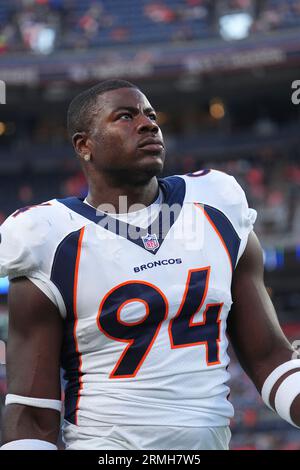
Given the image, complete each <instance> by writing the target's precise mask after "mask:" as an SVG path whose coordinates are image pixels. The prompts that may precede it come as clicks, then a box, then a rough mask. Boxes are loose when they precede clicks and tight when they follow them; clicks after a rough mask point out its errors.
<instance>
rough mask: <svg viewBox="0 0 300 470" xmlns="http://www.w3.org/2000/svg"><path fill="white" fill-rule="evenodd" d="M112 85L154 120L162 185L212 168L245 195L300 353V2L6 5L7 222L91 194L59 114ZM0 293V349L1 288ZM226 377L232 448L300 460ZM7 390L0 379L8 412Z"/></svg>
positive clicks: (236, 373) (0, 139) (0, 114)
mask: <svg viewBox="0 0 300 470" xmlns="http://www.w3.org/2000/svg"><path fill="white" fill-rule="evenodd" d="M113 77H118V78H125V79H128V80H131V81H133V82H135V83H137V84H138V85H139V86H140V87H141V88H142V89H143V90H145V92H146V93H147V94H148V95H149V97H150V100H151V102H152V103H153V104H154V106H155V107H156V108H157V109H158V110H159V121H160V124H161V126H162V128H163V131H164V134H165V139H166V142H167V148H168V160H167V166H166V169H165V174H172V173H185V172H189V171H195V170H198V169H200V168H217V169H221V170H223V171H226V172H228V173H230V174H233V175H234V176H235V177H236V178H237V179H238V181H239V182H240V184H241V185H242V186H243V188H244V189H245V191H246V193H247V196H248V199H249V203H250V205H251V206H252V207H254V208H256V209H257V210H258V221H257V224H256V231H257V233H258V235H259V237H260V239H261V242H262V244H263V248H264V254H265V268H266V284H267V286H268V288H269V291H270V295H271V297H272V299H273V301H274V303H275V305H276V308H277V312H278V315H279V318H280V321H281V323H282V324H283V325H284V329H285V332H286V334H287V336H288V337H289V339H290V340H291V341H293V340H297V339H300V316H299V314H300V289H299V286H300V133H299V126H300V104H297V103H298V101H300V99H299V98H300V93H298V94H297V90H296V89H294V90H293V88H292V83H293V82H295V80H300V1H299V0H286V1H281V0H261V1H260V0H257V1H255V0H219V1H218V0H216V1H209V0H126V1H125V0H113V1H112V0H101V1H88V0H87V1H84V2H83V1H81V0H10V1H9V2H7V1H5V0H0V79H1V80H3V81H4V82H5V83H6V104H1V105H0V175H1V184H0V219H1V222H2V221H3V220H4V219H5V218H6V217H7V215H9V214H10V213H11V212H13V211H14V210H15V209H17V208H19V207H22V206H26V205H31V204H35V203H38V202H41V201H44V200H47V199H50V198H52V197H56V196H68V195H73V194H77V195H81V194H84V193H85V191H86V185H85V180H84V178H83V176H82V174H81V173H80V170H79V166H78V163H77V160H76V158H75V156H74V153H73V151H72V148H71V145H70V144H69V142H68V140H67V134H66V125H65V116H66V109H67V105H68V103H69V101H70V100H71V98H72V97H73V96H74V95H75V94H76V93H78V92H79V91H80V90H82V89H84V88H87V87H88V86H92V85H93V84H95V83H97V82H98V81H101V80H103V79H106V78H113ZM296 85H297V84H294V86H296ZM299 85H300V83H299ZM293 93H294V95H293V96H294V99H293V100H292V94H293ZM297 98H298V99H297ZM0 292H1V295H0V302H1V303H0V339H2V340H5V339H6V335H7V307H6V301H7V296H6V293H7V282H6V281H5V280H4V281H3V282H2V283H1V285H0ZM41 313H42V312H41ZM253 347H254V348H255V338H253ZM21 353H22V352H21V351H20V354H21ZM231 374H232V381H231V386H232V393H231V400H232V402H233V403H234V405H235V409H236V414H235V418H234V420H233V422H232V432H233V439H232V445H231V448H232V449H300V439H299V431H297V430H296V429H294V428H292V427H291V426H289V425H288V424H286V423H285V422H283V421H281V420H279V419H278V418H277V417H276V416H275V414H274V413H272V412H270V411H269V410H268V409H267V408H266V407H265V406H263V405H262V402H261V400H260V398H259V396H258V394H257V392H256V391H255V389H254V387H253V385H252V384H251V383H250V382H249V380H248V379H247V377H246V376H245V374H244V373H243V372H242V371H241V369H240V367H239V366H238V364H237V363H236V361H235V360H234V361H233V363H232V366H231ZM5 388H6V384H5V366H4V365H2V366H1V365H0V401H1V404H2V406H3V402H4V394H5Z"/></svg>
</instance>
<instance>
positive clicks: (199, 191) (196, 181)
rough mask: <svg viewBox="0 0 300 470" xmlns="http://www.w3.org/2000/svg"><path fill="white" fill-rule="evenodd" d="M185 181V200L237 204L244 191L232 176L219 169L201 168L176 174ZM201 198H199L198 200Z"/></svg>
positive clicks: (243, 195)
mask: <svg viewBox="0 0 300 470" xmlns="http://www.w3.org/2000/svg"><path fill="white" fill-rule="evenodd" d="M178 176H179V177H180V178H182V179H184V180H185V183H186V200H188V199H191V200H193V201H195V200H198V199H199V201H198V202H203V203H205V202H206V203H208V204H209V202H210V201H211V202H215V203H217V202H220V203H221V204H222V205H224V204H226V203H227V204H230V205H234V204H238V203H240V202H241V199H244V198H245V193H244V191H243V189H242V187H241V186H240V184H239V183H238V182H237V180H236V179H235V178H234V176H232V175H229V174H228V173H225V172H223V171H220V170H214V169H203V170H199V171H195V172H193V173H187V174H185V175H178ZM200 199H201V200H200Z"/></svg>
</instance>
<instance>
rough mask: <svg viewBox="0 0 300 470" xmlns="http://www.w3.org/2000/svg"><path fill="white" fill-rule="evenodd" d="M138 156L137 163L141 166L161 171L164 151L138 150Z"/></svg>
mask: <svg viewBox="0 0 300 470" xmlns="http://www.w3.org/2000/svg"><path fill="white" fill-rule="evenodd" d="M140 150H141V152H139V155H138V162H139V164H140V165H141V166H149V167H153V168H160V170H162V168H163V166H164V161H165V151H164V149H163V148H160V149H158V150H157V149H150V148H149V149H145V148H143V149H140Z"/></svg>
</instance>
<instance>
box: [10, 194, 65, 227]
mask: <svg viewBox="0 0 300 470" xmlns="http://www.w3.org/2000/svg"><path fill="white" fill-rule="evenodd" d="M61 216H62V214H61V210H60V207H59V205H58V203H57V200H56V199H52V200H49V201H45V202H41V203H40V204H35V205H30V206H25V207H21V208H19V209H17V210H15V211H14V212H13V213H12V214H11V215H10V216H9V217H7V219H6V220H5V221H4V222H3V224H2V225H1V230H13V231H16V230H21V231H27V230H29V231H33V230H36V229H37V228H38V227H40V228H42V226H43V225H48V226H49V227H50V225H51V221H52V220H55V219H59V218H60V217H61Z"/></svg>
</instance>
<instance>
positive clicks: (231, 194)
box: [185, 170, 257, 262]
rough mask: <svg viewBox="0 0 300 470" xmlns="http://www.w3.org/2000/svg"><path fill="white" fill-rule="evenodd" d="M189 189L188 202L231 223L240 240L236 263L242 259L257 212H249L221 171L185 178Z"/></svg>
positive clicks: (237, 188)
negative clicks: (205, 207)
mask: <svg viewBox="0 0 300 470" xmlns="http://www.w3.org/2000/svg"><path fill="white" fill-rule="evenodd" d="M185 179H186V181H187V182H188V185H187V186H188V187H189V188H190V191H191V192H190V195H189V198H190V199H192V200H195V198H198V200H199V203H203V204H208V205H210V206H212V207H214V208H216V209H218V210H219V211H221V212H222V213H223V214H224V215H225V216H226V218H227V219H228V220H229V221H230V222H231V224H232V226H233V228H234V230H235V232H236V233H237V235H238V237H239V238H240V245H239V250H238V254H237V262H238V260H239V259H240V257H241V256H242V254H243V252H244V250H245V248H246V245H247V241H248V236H249V233H250V232H251V231H252V230H253V226H254V223H255V220H256V217H257V212H256V210H254V209H251V208H249V205H248V202H247V198H246V195H245V192H244V191H243V189H242V188H241V186H240V185H239V183H238V182H237V181H236V179H235V178H234V177H233V176H231V175H228V174H226V173H223V172H222V171H217V170H209V171H207V172H205V171H203V172H196V173H193V174H191V175H190V176H185Z"/></svg>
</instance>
